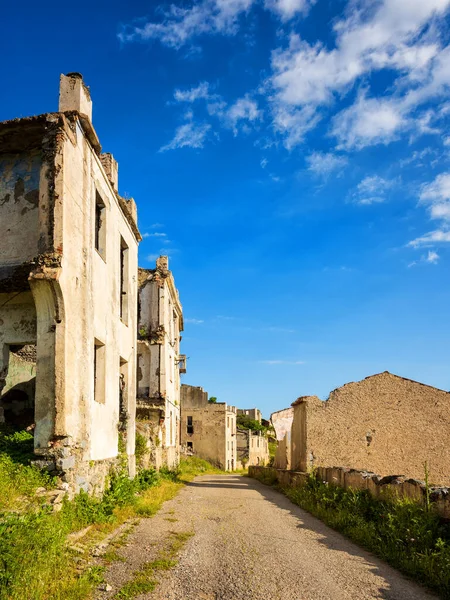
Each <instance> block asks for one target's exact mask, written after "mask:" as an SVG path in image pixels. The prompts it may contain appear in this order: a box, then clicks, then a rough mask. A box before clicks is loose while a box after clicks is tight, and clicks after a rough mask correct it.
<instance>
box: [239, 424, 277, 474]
mask: <svg viewBox="0 0 450 600" xmlns="http://www.w3.org/2000/svg"><path fill="white" fill-rule="evenodd" d="M236 444H237V465H238V468H240V469H242V468H245V467H252V466H258V465H261V466H264V465H266V464H268V462H269V458H270V457H269V441H268V439H267V437H266V436H265V435H264V434H263V433H262V432H261V431H252V430H251V429H239V427H238V429H237V433H236Z"/></svg>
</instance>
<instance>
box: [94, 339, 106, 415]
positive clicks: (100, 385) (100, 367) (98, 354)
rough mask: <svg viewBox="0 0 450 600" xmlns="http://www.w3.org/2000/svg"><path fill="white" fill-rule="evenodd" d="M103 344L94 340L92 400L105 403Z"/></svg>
mask: <svg viewBox="0 0 450 600" xmlns="http://www.w3.org/2000/svg"><path fill="white" fill-rule="evenodd" d="M105 352H106V350H105V345H104V344H103V343H102V342H99V341H98V340H95V341H94V400H95V401H96V402H99V403H100V404H105V401H106V397H105V393H106V390H105V379H106V372H105V368H106V367H105Z"/></svg>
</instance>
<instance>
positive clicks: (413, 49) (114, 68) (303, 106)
mask: <svg viewBox="0 0 450 600" xmlns="http://www.w3.org/2000/svg"><path fill="white" fill-rule="evenodd" d="M449 13H450V0H427V1H426V2H424V1H423V0H377V1H372V0H364V1H358V0H355V1H353V0H350V1H347V2H344V1H339V0H202V1H198V2H195V3H194V4H193V3H192V2H176V3H175V4H170V3H166V4H160V3H159V2H152V1H147V2H143V1H142V2H141V1H130V2H128V3H124V2H119V1H118V0H111V1H108V2H106V1H104V0H99V1H98V2H95V3H92V2H89V3H88V2H86V1H85V0H80V2H78V3H77V6H76V9H75V8H74V7H73V6H72V5H66V4H64V3H63V4H61V3H59V2H58V3H56V2H52V1H49V2H47V3H46V4H45V9H43V7H42V5H39V4H36V3H35V2H33V3H32V2H29V1H28V0H26V1H25V2H24V3H22V4H21V6H20V10H19V9H18V8H17V7H14V6H13V5H12V4H9V5H7V6H4V7H3V8H2V20H3V23H2V24H3V28H2V36H1V39H0V51H1V55H2V56H3V57H4V60H3V61H2V83H3V90H2V92H3V93H2V94H1V96H0V119H1V120H5V119H9V118H14V117H17V116H26V115H30V114H37V113H42V112H48V111H52V110H56V109H57V88H58V77H59V74H60V73H67V72H70V71H79V72H81V73H83V75H84V78H85V81H86V83H87V84H88V85H89V86H90V87H91V92H92V97H93V101H94V116H93V120H94V126H95V128H96V130H97V132H98V134H99V137H100V140H101V142H102V145H103V148H104V150H105V151H109V152H112V153H113V154H114V156H115V157H116V159H117V160H118V161H119V188H120V192H121V193H122V194H129V195H132V196H133V197H134V198H135V199H136V201H137V203H138V207H139V224H140V228H141V231H142V233H143V236H144V240H143V242H142V244H141V247H140V263H141V265H142V266H145V267H151V266H152V265H153V264H154V259H155V257H156V256H157V255H158V254H159V253H163V254H168V255H169V256H170V266H171V268H172V270H173V272H174V275H175V278H176V284H177V287H178V288H179V290H180V295H181V300H182V303H183V307H184V312H185V321H186V326H185V332H184V336H183V352H185V353H186V354H187V355H188V356H189V357H190V359H189V361H188V374H187V375H186V376H184V381H185V382H186V383H189V384H193V385H202V386H203V387H204V388H205V389H206V390H208V392H209V393H210V395H215V396H217V397H218V399H219V401H227V402H229V403H230V404H237V405H239V406H241V407H250V406H259V407H260V408H261V409H262V410H263V412H264V414H265V415H268V414H269V413H270V412H272V411H274V410H278V409H280V408H283V407H285V406H288V405H289V404H290V403H291V402H292V401H293V400H295V398H296V397H297V396H300V395H305V394H317V395H319V396H320V397H322V398H325V397H326V396H327V395H328V393H329V392H330V391H331V390H332V389H334V388H335V387H337V386H340V385H342V384H344V383H346V382H347V381H352V380H357V379H360V378H362V377H365V376H367V375H370V374H373V373H376V372H379V371H383V370H389V371H391V372H394V373H397V374H399V375H402V376H405V377H410V378H412V379H417V380H419V381H423V382H424V383H428V384H431V385H435V386H437V387H441V388H444V389H450V369H449V365H450V348H449V334H450V319H449V306H450V279H449V277H448V267H449V258H450V255H449V245H450V131H449V117H450V99H449V94H448V92H449V86H450V35H449V27H448V25H449ZM25 15H26V18H24V16H25Z"/></svg>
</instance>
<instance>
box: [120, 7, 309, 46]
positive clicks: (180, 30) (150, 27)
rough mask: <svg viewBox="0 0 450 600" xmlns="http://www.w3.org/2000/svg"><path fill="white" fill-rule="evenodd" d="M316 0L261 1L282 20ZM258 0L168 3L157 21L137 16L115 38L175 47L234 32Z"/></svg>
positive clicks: (297, 12) (303, 12)
mask: <svg viewBox="0 0 450 600" xmlns="http://www.w3.org/2000/svg"><path fill="white" fill-rule="evenodd" d="M316 1H317V0H265V3H264V8H266V9H267V10H270V11H271V12H273V13H274V14H275V15H276V16H278V17H279V18H280V19H281V21H283V22H286V21H288V20H290V19H292V18H293V17H295V16H296V15H298V14H303V15H306V14H307V13H308V10H309V8H310V7H311V6H312V5H313V4H315V3H316ZM257 4H260V3H259V2H258V0H203V1H197V2H193V3H192V5H191V6H188V7H182V6H177V5H176V4H171V5H170V7H169V8H168V9H167V10H166V11H159V14H161V15H162V18H161V19H160V20H159V21H157V22H154V21H145V20H144V19H140V20H139V21H137V22H136V23H134V24H131V25H123V26H122V28H121V31H120V33H119V34H118V37H119V39H120V41H121V42H122V43H129V42H136V41H151V40H159V41H160V42H161V43H162V44H164V45H166V46H169V47H171V48H176V49H179V48H181V47H182V46H184V45H185V44H187V43H189V42H190V41H191V40H192V39H193V38H195V37H198V36H201V35H214V34H222V35H235V34H236V33H237V32H238V30H239V20H240V18H241V17H242V16H243V15H244V14H245V13H247V12H248V11H249V10H250V9H251V8H252V7H253V6H255V5H257Z"/></svg>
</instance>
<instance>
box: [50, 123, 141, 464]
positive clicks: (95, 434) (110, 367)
mask: <svg viewBox="0 0 450 600" xmlns="http://www.w3.org/2000/svg"><path fill="white" fill-rule="evenodd" d="M63 162H64V165H65V168H64V169H63V172H62V175H63V190H64V193H63V202H62V204H63V207H64V208H63V214H62V231H61V232H60V236H61V239H62V246H63V255H64V263H63V269H62V273H61V277H60V280H59V283H60V286H61V289H62V293H63V296H64V307H65V315H66V319H65V331H66V335H65V361H64V364H65V372H66V373H67V374H68V375H69V374H70V376H68V377H66V378H65V411H64V427H65V432H66V435H70V436H72V437H73V438H75V439H76V440H80V441H81V440H84V442H85V452H84V456H85V458H86V459H87V460H101V459H106V458H111V457H114V456H116V455H117V448H118V427H117V423H118V421H119V374H120V363H121V362H122V363H123V369H124V370H125V374H126V377H125V380H126V390H125V394H126V402H127V408H128V410H127V412H128V427H129V429H130V431H134V414H135V398H136V396H135V373H136V368H135V364H136V363H135V351H136V333H135V332H136V330H137V241H136V239H135V237H134V235H133V232H132V231H131V229H130V226H129V223H128V221H127V220H126V219H125V218H124V215H123V212H122V209H121V207H120V206H119V203H118V200H117V197H116V194H115V191H114V190H113V188H112V186H111V184H110V182H109V181H108V179H107V177H106V175H105V173H104V170H103V168H102V165H101V163H100V160H99V157H98V156H97V155H96V153H95V152H94V151H93V149H92V147H91V146H90V144H89V142H88V140H87V139H86V137H85V135H84V133H83V131H82V129H81V127H80V124H79V122H77V123H76V128H75V139H73V138H72V139H66V140H65V143H64V161H63ZM96 193H98V194H99V195H100V197H101V199H102V201H103V202H104V204H105V212H106V224H105V226H106V245H105V251H104V256H103V257H102V256H100V254H99V253H98V252H97V250H96V249H95V247H94V235H95V199H96ZM121 238H122V239H123V240H124V241H125V243H126V245H127V246H128V253H127V260H128V272H129V278H128V285H127V295H128V302H127V309H126V310H127V314H126V316H124V318H123V319H122V318H121V316H120V302H121V289H120V278H121V276H120V252H121V247H120V245H121ZM80 256H82V257H83V260H80ZM95 340H97V341H98V342H100V343H102V344H104V347H105V358H104V362H105V377H104V381H105V391H104V402H99V401H97V400H96V399H95V394H94V342H95ZM74 357H77V359H76V360H74ZM86 440H88V444H86ZM127 452H128V454H129V455H133V454H134V434H133V435H129V436H128V437H127Z"/></svg>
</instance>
